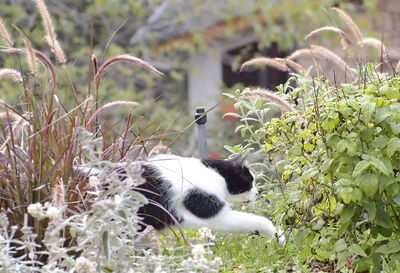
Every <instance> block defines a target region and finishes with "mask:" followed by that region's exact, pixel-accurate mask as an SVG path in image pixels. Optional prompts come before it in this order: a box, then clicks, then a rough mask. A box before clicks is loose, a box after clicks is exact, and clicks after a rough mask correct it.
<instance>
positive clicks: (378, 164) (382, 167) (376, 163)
mask: <svg viewBox="0 0 400 273" xmlns="http://www.w3.org/2000/svg"><path fill="white" fill-rule="evenodd" d="M370 162H371V165H373V166H374V167H375V168H376V169H377V170H378V171H380V172H381V173H383V174H384V175H388V176H389V175H390V171H389V170H388V169H387V168H386V165H385V164H384V163H383V162H382V161H381V160H380V159H378V158H376V157H374V156H370Z"/></svg>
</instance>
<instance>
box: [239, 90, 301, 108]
mask: <svg viewBox="0 0 400 273" xmlns="http://www.w3.org/2000/svg"><path fill="white" fill-rule="evenodd" d="M242 94H243V95H244V96H245V97H247V98H261V99H263V100H265V101H268V102H272V103H275V104H277V105H279V106H280V107H281V108H282V114H285V113H288V112H293V111H294V110H295V109H294V108H293V106H292V105H290V103H289V102H287V101H286V100H285V99H283V98H282V97H280V96H278V95H277V94H275V93H274V92H272V91H270V90H266V89H256V90H246V91H244V92H243V93H242Z"/></svg>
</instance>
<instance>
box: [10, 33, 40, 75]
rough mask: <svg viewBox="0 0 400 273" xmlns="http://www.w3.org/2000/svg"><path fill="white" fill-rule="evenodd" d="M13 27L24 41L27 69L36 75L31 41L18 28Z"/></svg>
mask: <svg viewBox="0 0 400 273" xmlns="http://www.w3.org/2000/svg"><path fill="white" fill-rule="evenodd" d="M13 27H14V28H15V29H16V30H17V31H18V32H19V34H20V35H21V37H22V39H23V41H24V44H25V49H26V55H27V60H28V65H29V69H30V71H31V73H32V74H36V72H37V71H38V66H37V60H36V56H35V50H34V49H33V47H32V44H31V41H29V39H28V37H26V35H25V33H24V32H23V31H22V30H21V29H20V28H18V27H17V26H15V25H13Z"/></svg>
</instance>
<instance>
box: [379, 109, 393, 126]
mask: <svg viewBox="0 0 400 273" xmlns="http://www.w3.org/2000/svg"><path fill="white" fill-rule="evenodd" d="M391 115H392V114H391V111H390V109H389V107H382V108H379V109H378V110H377V111H376V113H375V122H376V124H378V123H380V122H382V121H384V120H385V119H387V118H388V117H390V116H391Z"/></svg>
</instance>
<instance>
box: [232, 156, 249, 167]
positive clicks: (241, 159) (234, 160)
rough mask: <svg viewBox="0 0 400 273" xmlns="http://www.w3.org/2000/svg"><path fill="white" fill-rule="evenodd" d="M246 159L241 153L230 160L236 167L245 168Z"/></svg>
mask: <svg viewBox="0 0 400 273" xmlns="http://www.w3.org/2000/svg"><path fill="white" fill-rule="evenodd" d="M246 158H247V156H243V154H242V153H240V154H237V155H235V156H234V157H232V158H231V159H229V161H230V162H232V163H233V164H234V165H236V166H243V165H244V161H245V160H246Z"/></svg>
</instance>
